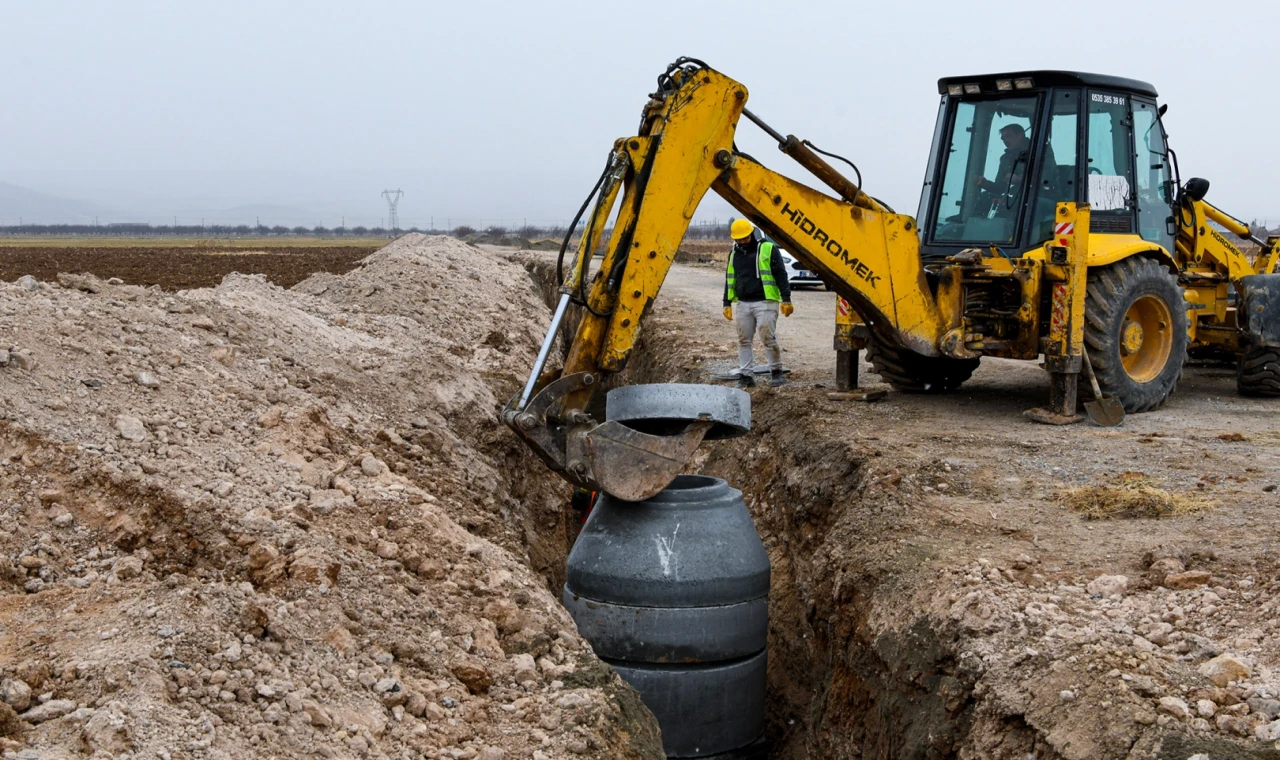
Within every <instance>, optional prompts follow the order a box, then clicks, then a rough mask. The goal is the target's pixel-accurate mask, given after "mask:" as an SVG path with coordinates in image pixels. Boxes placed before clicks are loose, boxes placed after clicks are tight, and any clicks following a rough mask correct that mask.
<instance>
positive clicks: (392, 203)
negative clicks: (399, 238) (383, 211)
mask: <svg viewBox="0 0 1280 760" xmlns="http://www.w3.org/2000/svg"><path fill="white" fill-rule="evenodd" d="M402 195H404V191H403V190H383V191H382V197H383V198H386V199H387V219H388V220H389V221H390V222H391V229H393V230H398V229H400V212H399V211H397V210H396V206H398V205H399V204H400V196H402Z"/></svg>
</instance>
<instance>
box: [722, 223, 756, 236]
mask: <svg viewBox="0 0 1280 760" xmlns="http://www.w3.org/2000/svg"><path fill="white" fill-rule="evenodd" d="M755 230H756V226H755V225H754V224H752V223H751V222H748V221H747V220H746V219H734V220H733V226H731V227H730V228H729V236H730V237H732V238H733V239H734V240H741V239H743V238H745V237H750V236H751V233H752V232H755Z"/></svg>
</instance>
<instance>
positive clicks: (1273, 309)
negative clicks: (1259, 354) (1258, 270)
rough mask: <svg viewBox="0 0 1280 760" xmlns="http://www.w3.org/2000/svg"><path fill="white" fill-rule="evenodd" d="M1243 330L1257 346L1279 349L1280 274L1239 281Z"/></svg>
mask: <svg viewBox="0 0 1280 760" xmlns="http://www.w3.org/2000/svg"><path fill="white" fill-rule="evenodd" d="M1238 287H1239V289H1240V295H1241V301H1242V303H1241V309H1240V314H1241V320H1240V321H1241V327H1243V328H1244V330H1245V333H1246V334H1247V335H1248V336H1249V342H1250V343H1251V344H1252V345H1255V346H1280V274H1251V275H1248V276H1245V277H1241V278H1240V280H1239V282H1238Z"/></svg>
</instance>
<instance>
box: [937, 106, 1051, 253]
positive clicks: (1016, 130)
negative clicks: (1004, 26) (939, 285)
mask: <svg viewBox="0 0 1280 760" xmlns="http://www.w3.org/2000/svg"><path fill="white" fill-rule="evenodd" d="M1037 101H1038V98H1037V97H1035V96H1031V97H1023V98H1003V99H1000V100H990V101H965V102H961V103H959V104H957V105H956V108H955V117H954V118H953V120H952V122H951V129H950V132H949V134H948V135H946V137H945V138H944V140H943V142H942V145H943V150H944V160H945V161H946V164H945V167H944V169H943V172H942V186H941V187H940V188H939V190H938V203H937V211H936V212H935V213H936V218H935V221H934V227H933V238H934V240H936V241H939V242H943V241H955V242H960V243H1005V244H1009V243H1012V242H1013V241H1014V236H1015V235H1016V233H1017V223H1018V217H1019V211H1020V209H1021V207H1022V199H1023V198H1024V197H1025V193H1026V188H1027V183H1028V176H1029V175H1030V173H1031V172H1030V171H1029V170H1028V167H1029V165H1030V162H1031V146H1032V145H1033V144H1034V140H1035V139H1036V135H1035V134H1033V126H1032V125H1033V124H1034V123H1035V116H1036V106H1037Z"/></svg>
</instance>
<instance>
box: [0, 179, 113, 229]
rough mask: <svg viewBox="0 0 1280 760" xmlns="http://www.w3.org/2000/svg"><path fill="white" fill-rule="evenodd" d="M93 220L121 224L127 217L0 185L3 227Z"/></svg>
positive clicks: (104, 208)
mask: <svg viewBox="0 0 1280 760" xmlns="http://www.w3.org/2000/svg"><path fill="white" fill-rule="evenodd" d="M94 217H100V218H101V221H102V222H103V223H104V224H105V223H106V222H108V221H121V220H124V219H125V218H126V217H128V214H127V213H125V212H122V211H120V210H119V209H114V208H111V207H110V206H103V205H100V204H97V203H92V202H90V201H80V200H74V199H72V198H62V197H59V196H56V195H46V194H45V193H41V192H37V191H35V190H30V189H27V188H25V187H18V186H17V185H10V184H9V183H7V182H0V224H19V223H20V222H25V223H27V224H93V220H94Z"/></svg>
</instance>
